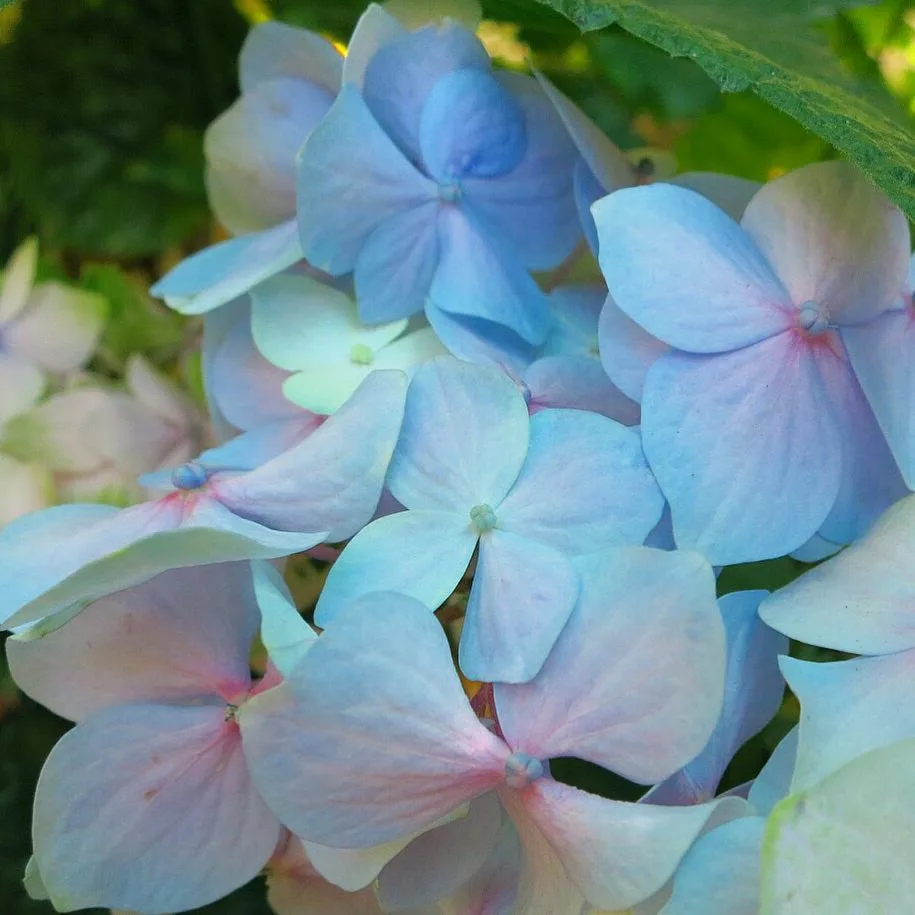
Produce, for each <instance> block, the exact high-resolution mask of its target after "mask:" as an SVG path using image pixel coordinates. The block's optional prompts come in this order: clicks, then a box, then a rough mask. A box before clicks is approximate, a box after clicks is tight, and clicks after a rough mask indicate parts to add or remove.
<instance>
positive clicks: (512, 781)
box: [505, 753, 543, 788]
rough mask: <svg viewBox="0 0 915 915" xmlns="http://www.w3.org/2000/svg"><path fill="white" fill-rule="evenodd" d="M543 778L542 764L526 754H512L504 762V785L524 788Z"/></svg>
mask: <svg viewBox="0 0 915 915" xmlns="http://www.w3.org/2000/svg"><path fill="white" fill-rule="evenodd" d="M542 776H543V763H542V762H540V760H539V759H537V758H536V757H534V756H529V755H528V754H527V753H512V755H511V756H509V757H508V759H507V760H506V761H505V784H506V785H508V787H509V788H524V787H525V786H527V785H529V784H530V783H531V782H535V781H537V779H538V778H541V777H542Z"/></svg>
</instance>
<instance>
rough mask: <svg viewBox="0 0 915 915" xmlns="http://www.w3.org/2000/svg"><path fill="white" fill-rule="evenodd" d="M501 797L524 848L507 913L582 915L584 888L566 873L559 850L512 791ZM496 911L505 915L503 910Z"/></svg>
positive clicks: (584, 907)
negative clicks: (511, 905) (515, 888)
mask: <svg viewBox="0 0 915 915" xmlns="http://www.w3.org/2000/svg"><path fill="white" fill-rule="evenodd" d="M501 796H502V801H503V803H504V804H505V809H506V810H507V811H508V813H509V815H510V816H511V819H512V821H513V822H514V825H515V829H516V831H517V834H518V841H519V842H520V846H521V847H520V861H519V862H518V864H517V865H516V867H517V876H516V877H515V879H516V881H517V891H516V896H515V900H514V907H511V908H507V909H506V910H504V911H506V912H524V913H525V915H528V913H530V915H580V913H581V912H583V911H587V908H586V903H585V896H584V893H583V891H582V889H581V887H579V886H577V885H576V884H575V883H574V881H573V879H572V878H571V877H570V875H569V874H568V872H567V871H566V868H565V866H564V864H563V861H562V859H561V853H560V852H559V850H558V849H556V848H554V847H553V844H552V842H550V841H549V839H547V837H546V836H545V835H544V833H543V831H542V830H541V829H540V827H539V824H538V823H537V822H536V821H535V820H534V819H533V818H532V817H531V816H530V814H529V813H528V812H527V809H526V805H525V803H524V800H523V799H522V798H521V797H517V796H515V795H514V793H513V792H509V791H504V792H502V795H501ZM496 911H497V912H498V913H499V915H503V910H501V909H497V910H496Z"/></svg>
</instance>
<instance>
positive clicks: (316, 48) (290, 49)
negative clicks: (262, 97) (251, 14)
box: [238, 20, 343, 95]
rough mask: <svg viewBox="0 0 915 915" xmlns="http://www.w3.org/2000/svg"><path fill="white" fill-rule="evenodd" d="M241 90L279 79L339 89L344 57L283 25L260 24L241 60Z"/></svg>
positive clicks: (311, 36) (311, 35)
mask: <svg viewBox="0 0 915 915" xmlns="http://www.w3.org/2000/svg"><path fill="white" fill-rule="evenodd" d="M238 72H239V82H240V83H241V91H242V92H249V91H250V90H251V89H253V88H254V87H255V86H257V85H259V84H260V83H265V82H267V81H268V80H272V79H277V78H278V77H289V78H292V79H301V80H307V81H308V82H311V83H316V84H317V85H318V86H323V87H324V88H325V89H327V91H328V92H330V93H333V94H334V95H336V93H337V92H338V91H339V89H340V80H341V76H342V72H343V57H342V55H341V54H340V52H339V51H338V50H337V49H336V48H335V47H334V46H333V45H332V44H331V43H330V42H329V41H328V40H327V39H326V38H322V37H321V36H320V35H316V34H315V33H314V32H309V31H308V30H307V29H298V28H295V26H291V25H286V24H285V23H283V22H276V21H274V20H269V21H267V22H260V23H258V24H257V25H256V26H254V28H253V29H251V31H250V32H248V35H247V37H246V38H245V43H244V44H243V45H242V48H241V52H240V54H239V57H238Z"/></svg>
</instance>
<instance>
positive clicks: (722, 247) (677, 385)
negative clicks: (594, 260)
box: [594, 162, 909, 564]
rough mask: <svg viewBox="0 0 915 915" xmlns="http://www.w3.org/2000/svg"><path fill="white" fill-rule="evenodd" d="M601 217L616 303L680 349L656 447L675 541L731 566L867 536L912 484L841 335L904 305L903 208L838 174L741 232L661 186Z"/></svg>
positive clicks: (826, 172) (813, 174)
mask: <svg viewBox="0 0 915 915" xmlns="http://www.w3.org/2000/svg"><path fill="white" fill-rule="evenodd" d="M594 212H595V218H596V220H597V224H598V229H599V232H600V233H601V234H602V235H604V234H605V235H606V236H607V238H608V239H612V240H613V243H612V244H607V245H604V246H602V249H601V257H600V259H601V266H602V269H603V271H604V275H605V277H606V278H607V282H608V287H609V289H610V293H611V295H612V296H613V298H614V300H615V301H616V303H617V305H619V307H620V308H621V309H622V310H623V311H624V312H625V313H626V314H628V315H629V317H630V318H632V319H633V320H635V321H637V323H639V324H640V325H641V326H642V327H643V328H644V329H645V330H646V331H648V333H649V334H651V335H652V336H654V337H657V338H658V339H660V340H662V341H663V342H664V343H666V344H667V345H668V346H670V347H673V348H674V349H673V350H672V351H671V352H669V353H666V354H664V355H662V356H661V357H660V358H659V359H658V360H657V361H656V362H655V363H654V364H653V365H652V367H651V368H650V370H649V371H648V374H647V377H646V379H645V389H644V391H643V395H642V434H643V442H644V447H645V452H646V455H647V456H648V460H649V463H650V465H651V467H652V470H653V471H654V473H655V475H656V476H657V478H658V482H659V483H660V485H661V489H662V491H663V492H664V494H665V496H666V497H667V499H668V501H669V503H670V506H671V512H672V517H673V526H674V532H675V535H676V538H677V543H678V544H679V545H680V546H683V547H689V548H694V549H698V550H700V551H701V552H703V553H705V554H706V555H707V556H708V557H709V559H710V561H712V562H714V563H715V564H727V563H733V562H743V561H751V560H757V559H764V558H769V557H773V556H778V555H782V554H784V553H787V552H790V551H791V550H794V549H796V548H797V547H799V546H801V545H802V544H803V543H804V542H806V541H807V540H809V539H810V537H811V536H812V535H813V534H815V533H817V532H819V533H821V534H822V535H823V536H825V537H826V538H827V539H829V540H833V541H835V542H840V543H845V542H849V541H850V540H853V539H854V538H855V537H857V536H858V535H860V534H861V533H862V532H863V531H864V530H865V529H866V528H867V527H868V526H869V525H870V524H871V523H872V522H873V520H874V519H875V518H876V517H877V516H878V515H879V514H880V512H882V511H883V510H884V509H885V508H886V507H887V506H888V505H889V504H891V503H892V502H893V501H895V500H896V499H897V498H899V496H900V495H902V493H903V492H904V487H903V485H902V481H901V479H900V477H899V474H898V469H897V468H896V466H895V464H894V462H893V460H892V457H891V455H890V453H889V450H888V448H887V446H886V443H885V441H884V440H883V437H882V436H881V435H880V433H879V429H878V428H877V424H876V422H875V420H874V417H873V414H872V412H871V410H870V408H869V406H868V404H867V402H866V400H865V398H864V395H863V393H862V392H861V389H860V386H859V385H858V382H857V380H856V379H855V376H854V373H853V371H852V369H851V366H850V365H849V362H848V357H847V355H846V353H845V350H844V347H843V345H842V341H841V338H840V336H839V334H838V332H837V330H836V328H844V327H846V326H849V325H853V324H859V323H864V322H866V321H868V320H870V319H872V318H874V317H877V316H878V315H880V314H881V313H882V312H884V311H885V310H887V309H888V308H890V307H892V306H893V305H894V303H895V302H896V300H897V298H898V295H899V290H900V288H901V287H902V283H903V278H904V275H905V271H906V268H907V264H908V259H909V233H908V226H907V224H906V221H905V217H904V216H903V215H902V213H901V212H900V211H899V210H898V209H897V208H896V207H894V206H892V205H891V204H890V203H889V202H888V201H887V200H886V199H885V198H884V197H883V196H882V195H880V194H879V193H878V192H877V191H875V190H874V189H873V188H872V187H871V186H870V185H869V184H867V182H866V181H864V179H863V178H861V177H860V176H859V175H858V174H857V173H856V172H855V171H854V170H853V169H852V168H851V167H850V166H847V165H845V164H844V163H841V162H828V163H820V164H816V165H811V166H807V167H805V168H803V169H800V170H798V171H796V172H793V173H791V174H789V175H786V176H784V177H782V178H779V179H777V180H776V181H773V182H772V183H770V184H768V185H767V186H766V187H764V188H763V189H762V190H761V191H760V192H759V193H758V194H757V195H756V196H755V197H754V198H753V200H752V201H751V202H750V204H749V206H748V207H747V209H746V212H745V214H744V216H743V219H742V220H741V224H740V225H739V226H738V225H737V224H736V223H735V222H734V221H733V220H731V219H730V218H729V217H728V216H727V215H725V214H724V213H723V212H721V211H720V210H718V209H717V208H716V207H715V206H714V205H712V204H711V203H709V202H708V201H707V200H705V199H704V198H703V197H701V196H699V195H698V194H695V193H693V192H690V191H687V190H684V189H682V188H677V187H673V186H670V185H661V184H658V185H654V186H651V187H646V188H635V189H630V190H623V191H619V192H617V193H615V194H611V195H610V196H609V197H607V198H606V199H604V200H602V201H601V202H599V203H598V204H596V205H595V207H594ZM798 252H802V253H800V254H799V253H798ZM738 469H739V472H737V471H738Z"/></svg>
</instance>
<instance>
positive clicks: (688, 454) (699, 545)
mask: <svg viewBox="0 0 915 915" xmlns="http://www.w3.org/2000/svg"><path fill="white" fill-rule="evenodd" d="M817 368H818V367H817V363H816V360H815V359H814V358H813V357H812V355H811V354H810V352H809V350H808V347H807V344H806V343H805V342H804V341H803V340H802V339H801V338H800V337H798V336H796V335H795V334H794V333H786V334H780V335H779V336H777V337H775V338H773V339H770V340H766V341H764V342H763V343H759V344H756V345H755V346H748V347H745V348H744V349H741V350H737V351H735V352H732V353H725V354H721V355H715V356H694V355H689V354H686V353H679V352H671V353H668V354H667V355H665V356H662V357H661V358H660V359H659V360H658V361H657V362H656V363H655V364H654V365H653V366H652V367H651V370H650V371H649V373H648V376H647V378H646V382H645V391H644V394H643V398H642V443H643V446H644V448H645V454H646V455H647V456H648V463H649V465H650V466H651V469H652V470H653V471H654V473H655V476H656V477H657V479H658V483H659V484H660V486H661V490H662V491H663V493H664V495H665V496H666V497H667V500H668V502H669V503H670V507H671V513H672V515H673V525H674V534H675V536H676V538H677V544H678V545H679V546H680V547H683V548H685V549H695V550H698V551H699V552H701V553H703V554H704V555H705V556H706V557H707V558H708V559H709V561H710V562H712V563H714V564H715V565H728V564H730V563H735V562H753V561H756V560H760V559H769V558H772V557H775V556H781V555H784V554H785V553H789V552H791V550H794V549H796V548H797V547H799V546H800V545H801V544H803V543H805V542H806V541H807V540H809V539H810V537H811V536H813V534H815V533H816V532H817V530H818V529H819V528H820V525H821V524H822V523H823V521H824V520H825V518H826V516H827V515H828V514H829V512H830V511H831V509H832V507H833V505H834V504H835V500H836V496H837V495H838V492H839V485H840V482H841V475H842V443H841V436H840V435H839V430H838V426H837V423H836V419H835V417H834V415H833V413H832V410H831V409H830V408H829V401H828V398H827V395H826V392H825V390H824V389H823V382H822V379H821V377H820V375H819V373H818V371H817Z"/></svg>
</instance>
